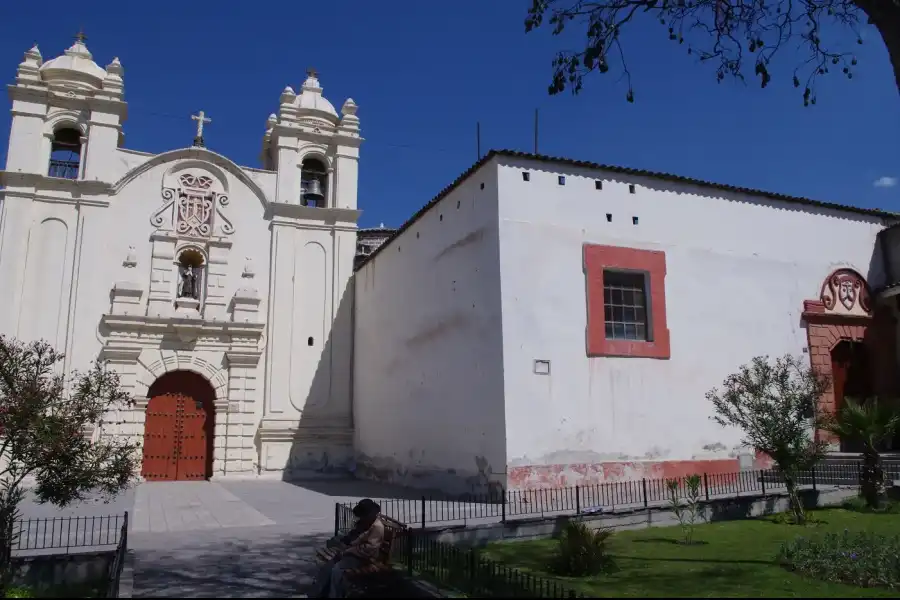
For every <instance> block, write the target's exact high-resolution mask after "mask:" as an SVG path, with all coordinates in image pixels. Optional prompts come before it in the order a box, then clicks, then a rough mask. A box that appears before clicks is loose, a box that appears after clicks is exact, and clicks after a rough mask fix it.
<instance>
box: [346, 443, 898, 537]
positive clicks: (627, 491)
mask: <svg viewBox="0 0 900 600" xmlns="http://www.w3.org/2000/svg"><path fill="white" fill-rule="evenodd" d="M883 468H884V470H885V472H886V473H887V474H888V477H893V478H895V479H896V478H900V461H884V463H883ZM859 471H860V463H859V461H854V460H846V461H836V460H829V461H826V462H824V463H822V464H821V465H817V466H816V467H815V468H814V469H810V470H809V471H804V472H802V473H800V474H799V476H798V478H797V483H798V484H800V485H801V486H806V487H807V488H809V487H811V488H812V489H817V488H818V487H819V486H854V485H858V483H859ZM698 476H699V477H700V487H699V492H700V496H701V499H704V500H710V499H713V498H726V497H733V496H741V495H745V494H750V495H763V496H765V495H766V494H770V493H781V492H784V491H785V490H786V485H785V481H784V476H783V475H782V474H781V473H780V472H779V471H777V470H775V469H765V470H748V471H736V472H731V473H702V474H698ZM685 479H686V478H681V479H680V486H681V489H682V493H684V488H685V485H684V483H685ZM668 502H669V489H668V484H667V480H666V479H665V478H658V479H637V480H632V481H617V482H609V483H597V484H589V485H576V486H571V487H563V488H546V489H535V490H513V491H500V492H497V493H493V494H486V495H483V496H477V495H472V494H468V495H466V496H465V497H461V498H457V499H447V498H429V497H427V496H422V497H421V498H415V499H386V500H379V504H380V505H381V512H382V513H383V514H385V515H387V516H389V517H391V518H393V519H396V520H398V521H400V522H402V523H406V524H408V525H410V526H412V527H420V528H423V529H424V528H426V527H429V526H431V525H441V524H443V525H450V524H465V523H469V522H491V521H498V520H499V521H502V522H506V521H507V520H511V519H523V518H530V517H543V516H561V515H587V514H597V513H601V512H605V511H610V510H615V509H627V508H648V507H650V506H660V505H665V504H667V503H668ZM344 506H345V508H346V509H347V510H346V511H341V512H340V513H339V514H338V513H336V514H335V528H336V530H337V528H338V527H341V528H344V527H346V529H348V530H349V528H350V527H352V521H353V515H352V513H350V512H349V508H350V507H352V503H347V504H345V505H344ZM336 510H337V509H336ZM339 519H341V520H342V521H341V523H344V524H339ZM347 524H349V525H347Z"/></svg>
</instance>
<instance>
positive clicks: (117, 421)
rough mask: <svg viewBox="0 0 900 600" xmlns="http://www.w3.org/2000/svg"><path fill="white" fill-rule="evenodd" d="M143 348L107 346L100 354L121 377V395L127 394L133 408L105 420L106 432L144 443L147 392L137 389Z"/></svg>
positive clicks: (119, 411)
mask: <svg viewBox="0 0 900 600" xmlns="http://www.w3.org/2000/svg"><path fill="white" fill-rule="evenodd" d="M141 350H142V349H141V348H135V347H121V346H106V347H104V348H103V349H102V350H101V351H100V359H101V360H104V361H106V363H107V364H108V365H109V368H110V369H112V370H113V371H115V372H116V373H117V374H118V375H119V385H120V388H121V389H122V391H124V392H126V393H128V394H129V395H130V396H131V398H132V400H133V401H134V404H133V405H132V407H131V408H130V409H129V408H123V409H121V410H118V411H115V412H114V413H113V414H108V415H107V416H105V417H104V420H105V421H106V424H105V429H106V431H103V432H100V433H108V434H112V435H117V436H126V437H131V438H136V439H137V441H142V439H143V436H144V418H145V416H146V415H145V410H146V408H147V397H146V390H145V389H144V388H143V387H142V386H138V385H137V383H138V369H139V367H138V363H137V361H138V358H140V355H141Z"/></svg>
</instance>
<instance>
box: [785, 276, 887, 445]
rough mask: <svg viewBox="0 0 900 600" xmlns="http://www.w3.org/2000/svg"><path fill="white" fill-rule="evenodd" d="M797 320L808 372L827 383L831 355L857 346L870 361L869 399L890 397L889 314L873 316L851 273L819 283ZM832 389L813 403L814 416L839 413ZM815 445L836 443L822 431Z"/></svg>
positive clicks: (863, 288)
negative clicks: (815, 295) (849, 345)
mask: <svg viewBox="0 0 900 600" xmlns="http://www.w3.org/2000/svg"><path fill="white" fill-rule="evenodd" d="M803 320H804V321H805V322H806V336H807V342H808V344H809V358H810V363H811V364H812V367H813V368H814V369H815V370H816V371H817V372H818V373H821V374H822V375H825V376H826V377H828V378H829V380H832V381H833V377H834V370H833V356H832V351H834V350H835V348H836V346H838V344H840V343H841V342H843V341H850V342H854V343H862V344H864V345H865V347H866V351H867V353H868V355H869V358H870V365H871V370H870V376H871V382H870V386H869V387H870V389H871V390H872V391H873V393H875V394H885V393H891V392H892V391H893V390H894V389H895V387H896V385H895V379H896V377H895V376H894V374H893V359H894V356H895V354H894V348H895V347H896V340H895V338H894V332H895V331H896V330H895V329H894V327H893V325H892V323H893V320H894V317H893V315H892V314H891V312H890V310H889V309H887V308H883V309H880V310H874V307H873V305H872V295H871V291H870V290H869V286H868V284H867V283H866V280H865V278H864V277H863V276H862V275H860V274H859V273H857V272H856V271H854V270H853V269H838V270H836V271H834V272H833V273H831V274H830V275H829V276H828V277H827V278H826V279H825V281H824V282H823V283H822V287H821V289H820V291H819V298H818V299H817V300H806V301H804V302H803ZM837 401H838V399H837V398H835V390H834V385H833V384H832V385H830V386H829V388H828V390H827V391H826V392H825V393H824V394H823V395H822V398H821V399H820V400H819V410H822V411H827V412H829V413H834V412H835V411H836V410H837V409H838V408H839V407H838V406H837ZM816 436H817V438H818V439H821V440H825V441H827V442H829V443H831V444H837V443H838V442H839V440H838V439H837V438H836V437H835V436H833V435H832V434H830V433H828V432H825V431H817V432H816Z"/></svg>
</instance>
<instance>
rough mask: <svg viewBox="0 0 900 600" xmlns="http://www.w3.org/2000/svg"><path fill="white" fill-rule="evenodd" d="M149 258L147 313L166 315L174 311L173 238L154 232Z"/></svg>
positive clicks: (152, 315)
mask: <svg viewBox="0 0 900 600" xmlns="http://www.w3.org/2000/svg"><path fill="white" fill-rule="evenodd" d="M150 239H151V240H152V242H153V254H152V255H151V258H150V293H149V294H148V295H147V314H148V315H149V316H151V317H157V316H160V317H168V316H171V315H172V313H173V311H174V289H175V287H174V286H175V283H174V276H175V266H174V261H175V238H174V237H170V236H168V235H165V234H163V233H155V234H153V235H152V236H151V238H150Z"/></svg>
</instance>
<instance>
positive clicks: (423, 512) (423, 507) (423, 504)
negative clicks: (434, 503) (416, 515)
mask: <svg viewBox="0 0 900 600" xmlns="http://www.w3.org/2000/svg"><path fill="white" fill-rule="evenodd" d="M422 529H425V496H422Z"/></svg>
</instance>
